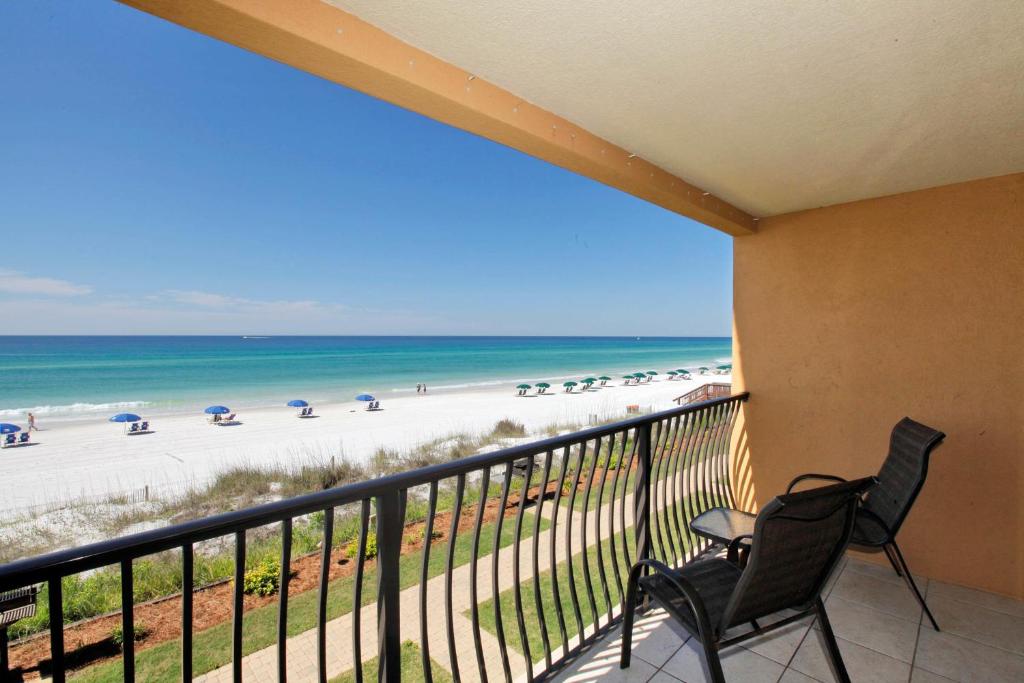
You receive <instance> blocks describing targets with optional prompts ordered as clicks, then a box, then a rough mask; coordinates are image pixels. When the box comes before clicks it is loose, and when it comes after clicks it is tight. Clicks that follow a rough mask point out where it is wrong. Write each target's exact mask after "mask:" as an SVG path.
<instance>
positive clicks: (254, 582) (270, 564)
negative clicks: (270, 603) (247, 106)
mask: <svg viewBox="0 0 1024 683" xmlns="http://www.w3.org/2000/svg"><path fill="white" fill-rule="evenodd" d="M280 574H281V565H280V564H279V563H278V562H277V560H263V561H262V562H260V563H259V564H257V565H256V566H255V567H253V568H252V569H250V570H249V571H247V572H246V573H245V577H244V578H243V582H242V590H243V591H244V592H245V594H246V595H261V596H266V595H273V594H274V593H276V592H277V588H278V585H279V581H280Z"/></svg>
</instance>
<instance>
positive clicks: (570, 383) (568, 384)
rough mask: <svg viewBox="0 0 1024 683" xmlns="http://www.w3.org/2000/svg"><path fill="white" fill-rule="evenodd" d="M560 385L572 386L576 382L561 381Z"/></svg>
mask: <svg viewBox="0 0 1024 683" xmlns="http://www.w3.org/2000/svg"><path fill="white" fill-rule="evenodd" d="M562 386H563V387H574V386H576V382H562Z"/></svg>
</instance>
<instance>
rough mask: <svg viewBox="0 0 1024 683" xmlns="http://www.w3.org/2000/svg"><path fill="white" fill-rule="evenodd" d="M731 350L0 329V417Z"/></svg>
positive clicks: (626, 340) (602, 342) (711, 342)
mask: <svg viewBox="0 0 1024 683" xmlns="http://www.w3.org/2000/svg"><path fill="white" fill-rule="evenodd" d="M731 354H732V340H731V339H729V338H727V337H650V338H647V337H645V338H642V339H638V338H636V337H261V338H246V337H0V419H5V418H6V419H11V418H15V417H17V416H19V415H22V414H23V413H24V412H25V411H26V410H34V411H35V412H36V413H37V414H39V415H48V416H74V415H83V416H84V415H93V416H94V415H95V414H97V413H101V414H102V413H106V412H118V410H120V409H135V408H137V409H139V410H141V409H142V408H145V410H146V411H147V412H149V413H152V412H155V411H159V412H163V411H188V410H193V409H201V408H202V407H204V406H207V405H210V404H213V403H221V404H226V405H229V406H236V407H238V408H245V407H256V406H261V405H280V404H284V403H285V402H286V401H288V400H290V399H293V398H302V399H305V400H307V401H310V402H321V403H322V402H324V401H341V400H351V399H352V398H353V397H354V396H355V395H356V394H357V393H360V392H364V391H367V392H370V393H373V394H375V395H377V396H378V398H381V397H387V396H395V395H399V394H401V393H403V392H409V393H411V392H415V387H416V384H417V383H419V382H425V383H426V384H427V387H428V389H429V390H430V391H446V390H454V389H466V388H472V387H487V386H497V385H502V384H508V385H509V386H510V387H511V386H514V385H515V384H517V383H519V382H520V381H526V382H531V383H532V382H537V381H542V380H549V381H551V383H552V384H554V383H555V381H556V380H563V379H565V378H577V377H581V376H583V375H585V374H608V375H611V376H616V377H617V376H619V375H622V374H623V373H626V372H637V371H647V370H656V371H658V372H661V373H664V372H665V371H667V370H670V369H675V368H683V367H686V368H695V367H697V366H700V365H708V366H712V365H719V364H721V363H723V362H727V361H728V359H729V358H730V357H731Z"/></svg>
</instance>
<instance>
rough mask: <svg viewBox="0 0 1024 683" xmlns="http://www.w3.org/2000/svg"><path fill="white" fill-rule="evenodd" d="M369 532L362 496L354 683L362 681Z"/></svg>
mask: <svg viewBox="0 0 1024 683" xmlns="http://www.w3.org/2000/svg"><path fill="white" fill-rule="evenodd" d="M324 521H325V522H326V519H325V520H324ZM369 532H370V499H369V498H364V499H363V501H362V504H361V505H360V508H359V547H358V551H359V552H357V553H356V574H355V585H354V586H353V587H352V673H353V674H354V676H355V679H356V683H362V681H363V617H362V614H363V576H364V574H365V572H366V537H367V535H368V534H369Z"/></svg>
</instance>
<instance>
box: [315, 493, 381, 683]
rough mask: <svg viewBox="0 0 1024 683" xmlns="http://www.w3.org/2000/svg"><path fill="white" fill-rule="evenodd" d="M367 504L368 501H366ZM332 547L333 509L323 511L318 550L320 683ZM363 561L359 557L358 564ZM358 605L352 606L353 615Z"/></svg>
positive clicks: (324, 668) (324, 657) (324, 663)
mask: <svg viewBox="0 0 1024 683" xmlns="http://www.w3.org/2000/svg"><path fill="white" fill-rule="evenodd" d="M367 502H368V501H367ZM333 545H334V508H327V509H326V510H324V541H323V547H322V548H321V549H320V589H319V592H318V593H317V609H316V671H317V678H318V679H319V680H320V683H327V590H328V582H329V581H330V579H331V547H332V546H333ZM363 561H364V559H363V558H362V557H360V564H362V563H363ZM360 608H361V605H360V603H358V602H356V603H353V604H352V612H353V614H355V613H356V612H359V611H360Z"/></svg>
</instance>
